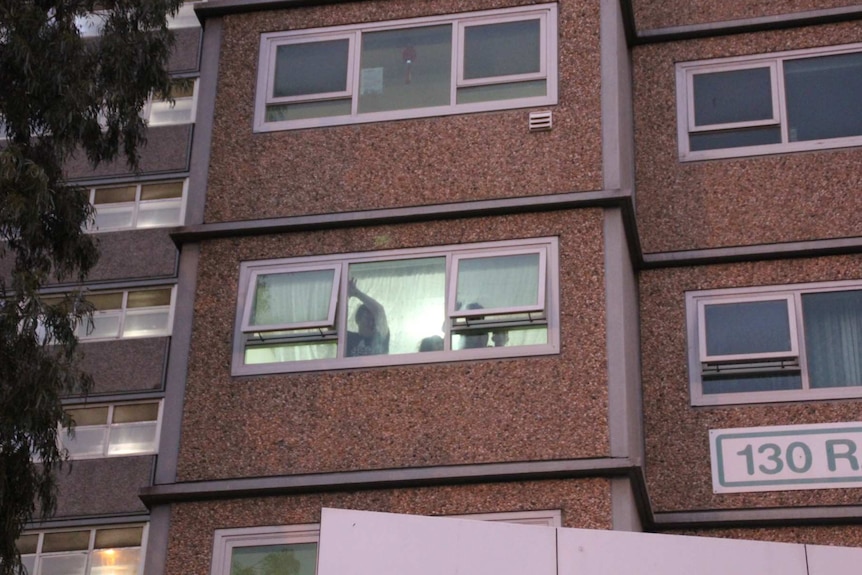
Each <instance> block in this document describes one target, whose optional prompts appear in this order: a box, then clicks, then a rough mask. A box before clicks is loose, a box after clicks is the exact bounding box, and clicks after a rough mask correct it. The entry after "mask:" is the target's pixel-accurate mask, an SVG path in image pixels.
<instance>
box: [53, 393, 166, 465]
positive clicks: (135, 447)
mask: <svg viewBox="0 0 862 575" xmlns="http://www.w3.org/2000/svg"><path fill="white" fill-rule="evenodd" d="M66 412H67V413H68V414H69V415H71V416H72V419H73V420H74V421H75V431H74V434H73V435H69V433H68V432H66V431H65V430H61V432H60V442H61V444H62V446H63V447H64V448H66V449H67V450H68V452H69V458H70V459H94V458H102V457H125V456H129V455H147V454H154V453H156V452H157V451H158V447H159V419H160V417H159V415H160V413H161V403H160V402H158V401H149V402H140V403H118V404H114V405H95V406H90V405H88V406H69V407H67V408H66Z"/></svg>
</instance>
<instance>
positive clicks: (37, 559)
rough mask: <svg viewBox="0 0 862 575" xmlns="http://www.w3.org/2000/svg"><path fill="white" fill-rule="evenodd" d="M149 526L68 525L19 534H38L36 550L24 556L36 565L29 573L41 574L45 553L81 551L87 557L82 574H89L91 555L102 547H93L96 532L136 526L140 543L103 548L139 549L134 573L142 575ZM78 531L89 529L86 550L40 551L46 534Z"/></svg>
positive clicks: (51, 554)
mask: <svg viewBox="0 0 862 575" xmlns="http://www.w3.org/2000/svg"><path fill="white" fill-rule="evenodd" d="M149 526H150V525H149V523H128V524H109V525H99V526H97V527H70V528H67V529H42V530H35V531H25V532H24V533H22V534H21V536H22V537H24V536H29V535H37V536H38V540H37V543H36V552H35V553H27V554H26V556H28V557H29V556H32V557H33V562H34V566H35V567H36V568H35V569H34V572H33V573H31V574H30V575H40V574H41V572H42V568H41V567H42V559H43V558H44V557H45V556H46V555H48V556H56V555H60V554H63V553H65V554H83V553H86V557H87V558H86V561H85V563H84V574H85V575H91V573H92V569H93V564H92V563H93V555H94V553H95V552H96V551H99V550H100V549H102V548H98V549H97V548H96V547H95V543H96V533H97V532H98V531H107V530H111V529H129V528H136V527H141V528H142V532H141V544H140V545H139V546H137V547H107V548H105V549H140V556H139V557H140V561H139V562H138V569H137V572H136V575H143V572H144V563H145V558H146V555H147V537H148V534H149ZM78 531H89V532H90V535H89V543H88V546H87V549H86V550H83V549H81V550H77V549H74V550H70V551H59V552H43V551H42V545H43V543H44V541H45V536H46V535H51V534H54V533H73V532H78ZM24 556H25V554H22V559H23V558H24Z"/></svg>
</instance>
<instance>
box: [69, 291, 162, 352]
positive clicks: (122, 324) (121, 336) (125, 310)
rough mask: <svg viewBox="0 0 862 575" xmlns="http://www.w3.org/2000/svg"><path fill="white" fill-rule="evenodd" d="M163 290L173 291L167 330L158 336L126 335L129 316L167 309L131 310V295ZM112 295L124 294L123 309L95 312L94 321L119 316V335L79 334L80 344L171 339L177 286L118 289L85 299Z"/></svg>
mask: <svg viewBox="0 0 862 575" xmlns="http://www.w3.org/2000/svg"><path fill="white" fill-rule="evenodd" d="M162 289H170V290H171V303H170V304H169V305H168V318H167V328H166V329H165V330H163V331H162V332H159V333H156V334H146V335H133V336H126V335H124V331H125V330H124V327H125V322H126V318H127V316H128V315H132V316H134V315H143V313H145V312H146V311H147V310H154V309H157V308H163V307H165V306H148V307H143V308H129V307H128V301H129V294H130V293H132V292H143V291H155V290H162ZM112 293H122V294H123V297H122V304H121V307H120V308H116V309H114V308H112V309H110V310H104V311H99V310H95V311H94V312H93V319H96V318H97V317H110V316H118V317H119V323H118V325H117V335H116V336H111V337H91V336H88V335H81V334H78V340H79V341H80V342H82V343H84V342H91V341H115V340H121V339H144V338H150V337H170V335H171V333H172V332H173V325H174V309H175V307H176V299H177V288H176V285H170V286H147V287H140V288H126V289H116V290H104V291H93V292H91V293H89V294H86V295H85V299H86V296H87V295H96V296H98V295H107V294H112ZM130 309H133V310H135V311H133V312H131V313H129V310H130ZM138 310H144V311H142V312H140V313H138ZM77 329H81V326H80V325H79V326H78V328H77Z"/></svg>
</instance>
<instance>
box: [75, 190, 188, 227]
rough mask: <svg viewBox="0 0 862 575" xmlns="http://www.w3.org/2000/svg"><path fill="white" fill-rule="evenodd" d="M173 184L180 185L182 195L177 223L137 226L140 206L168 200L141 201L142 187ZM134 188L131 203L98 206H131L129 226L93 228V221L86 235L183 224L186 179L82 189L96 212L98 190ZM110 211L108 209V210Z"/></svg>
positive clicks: (186, 193) (186, 191) (184, 218)
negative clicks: (133, 196)
mask: <svg viewBox="0 0 862 575" xmlns="http://www.w3.org/2000/svg"><path fill="white" fill-rule="evenodd" d="M174 183H182V188H183V189H182V194H181V195H180V197H179V204H180V213H179V218H178V220H179V221H178V222H177V223H175V224H165V225H161V226H138V219H139V217H140V214H141V212H142V211H144V210H142V205H143V206H144V207H145V208H146V207H147V206H150V205H152V204H156V203H167V202H168V200H164V199H159V200H142V199H141V195H142V192H143V188H144V186H148V185H153V184H174ZM132 186H135V199H134V200H133V201H131V202H110V203H107V204H100V205H103V206H111V205H113V204H118V205H119V204H122V205H123V206H128V205H129V204H131V206H130V207H131V210H132V217H131V220H132V224H131V225H129V226H113V227H101V228H97V227H96V226H95V221H94V222H93V226H90V227H87V229H86V230H85V231H86V232H87V233H91V234H105V233H110V232H122V231H129V230H152V229H157V228H174V227H177V226H181V225H183V222H185V220H186V200H187V198H188V195H189V194H188V190H189V179H188V178H178V179H167V180H148V181H140V182H117V183H114V184H108V185H98V186H86V187H85V188H84V189H86V191H87V197H88V198H89V201H90V205H91V206H93V208H94V209H95V210H96V211H98V209H99V208H98V206H97V205H96V203H95V198H96V193H97V192H98V190H104V189H109V188H121V187H132ZM109 209H110V208H109Z"/></svg>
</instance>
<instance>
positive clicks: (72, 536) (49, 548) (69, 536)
mask: <svg viewBox="0 0 862 575" xmlns="http://www.w3.org/2000/svg"><path fill="white" fill-rule="evenodd" d="M89 547H90V531H89V529H88V530H86V531H60V532H57V533H46V534H45V536H44V538H43V540H42V553H54V552H57V551H79V550H82V549H83V550H86V549H88V548H89Z"/></svg>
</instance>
